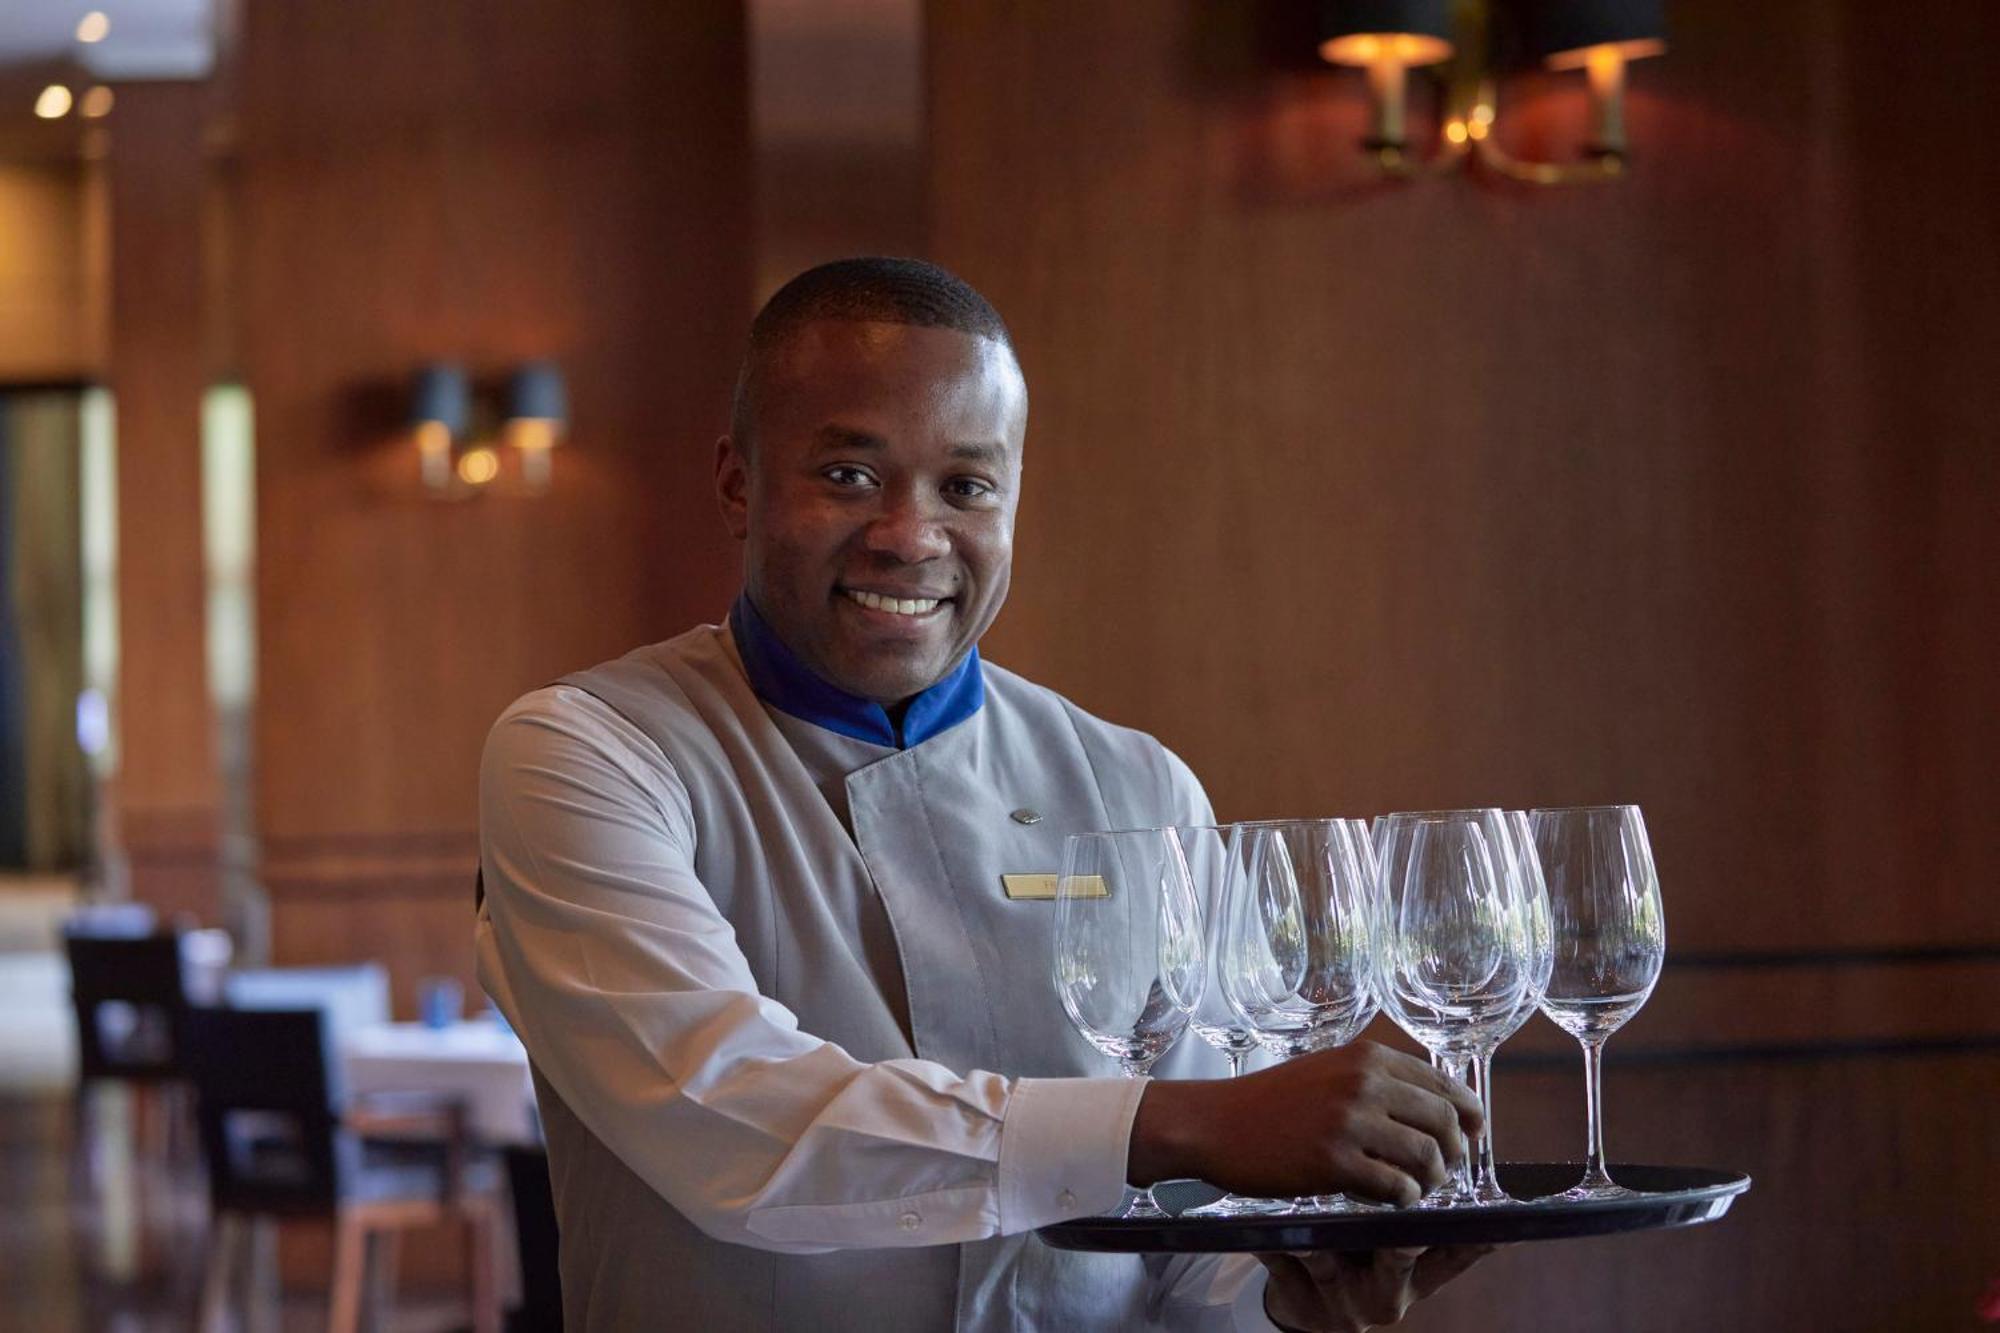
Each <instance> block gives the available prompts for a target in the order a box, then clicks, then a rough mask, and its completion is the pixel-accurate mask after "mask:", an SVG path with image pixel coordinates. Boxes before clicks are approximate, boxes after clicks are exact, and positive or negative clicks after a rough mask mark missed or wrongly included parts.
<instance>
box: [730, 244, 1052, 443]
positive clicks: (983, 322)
mask: <svg viewBox="0 0 2000 1333" xmlns="http://www.w3.org/2000/svg"><path fill="white" fill-rule="evenodd" d="M829 319H832V320H852V321H856V322H873V323H881V324H914V325H917V326H919V327H922V328H930V329H951V330H953V331H954V332H958V333H963V334H968V335H970V336H972V337H975V338H986V339H990V340H991V341H993V342H997V343H999V344H1000V345H1001V346H1002V347H1005V348H1006V349H1007V350H1008V352H1009V353H1010V354H1011V353H1012V352H1013V350H1014V339H1013V338H1012V336H1010V335H1009V334H1008V332H1007V322H1006V321H1005V320H1003V319H1001V318H1000V312H999V311H998V310H995V309H994V308H993V303H992V302H991V301H988V300H987V299H986V298H985V297H983V296H981V295H980V294H979V292H978V291H977V290H975V289H974V288H973V286H972V284H971V283H969V282H967V281H966V280H965V279H963V278H961V277H959V276H958V275H957V274H955V273H952V272H951V271H949V270H948V269H944V268H941V267H939V266H938V265H936V264H933V263H930V262H929V261H928V260H923V259H897V258H890V257H887V256H882V255H864V256H860V257H857V258H853V259H836V260H834V261H833V262H831V263H827V264H821V265H818V266H817V267H815V268H809V269H807V270H806V271H805V272H803V273H801V274H799V275H798V276H797V277H796V278H793V279H792V280H791V281H790V282H788V283H786V284H785V285H784V286H782V287H780V288H779V289H778V290H777V291H776V292H775V293H773V294H772V296H771V299H770V300H768V301H766V302H764V308H763V309H762V310H759V311H758V312H757V318H755V319H754V320H752V321H751V322H750V345H749V348H748V350H747V351H746V352H745V353H744V356H743V367H742V369H741V370H739V371H738V372H737V375H736V394H735V398H734V400H733V401H732V403H731V405H730V413H729V433H730V435H731V436H732V437H733V438H734V439H735V441H736V445H737V448H739V449H743V450H745V451H746V452H747V450H748V449H749V447H750V418H751V407H752V398H753V396H754V395H753V389H752V381H753V379H754V378H755V371H756V368H757V367H758V365H759V364H760V363H761V362H763V360H764V359H765V358H766V357H768V356H769V355H770V354H771V353H772V352H774V351H776V350H777V349H778V348H781V347H783V346H784V345H785V344H786V343H787V342H789V341H791V339H792V337H793V336H794V335H795V334H797V333H798V331H799V330H800V329H802V328H804V327H805V326H806V325H808V324H815V323H818V322H819V321H821V320H829Z"/></svg>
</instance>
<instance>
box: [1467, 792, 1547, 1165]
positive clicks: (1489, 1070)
mask: <svg viewBox="0 0 2000 1333" xmlns="http://www.w3.org/2000/svg"><path fill="white" fill-rule="evenodd" d="M1502 820H1503V828H1504V830H1505V832H1506V834H1507V844H1508V846H1507V851H1508V858H1509V864H1510V868H1511V870H1512V872H1513V873H1512V875H1511V876H1510V885H1511V888H1512V891H1513V893H1514V910H1515V911H1516V912H1517V913H1518V914H1519V920H1518V921H1517V923H1516V925H1515V927H1514V928H1515V929H1516V930H1519V931H1520V932H1522V934H1523V935H1524V936H1525V937H1526V941H1527V943H1526V948H1527V951H1528V973H1527V982H1526V986H1525V987H1524V989H1523V990H1522V993H1521V1002H1520V1003H1519V1004H1517V1005H1515V1006H1514V1012H1513V1014H1512V1015H1511V1016H1509V1017H1508V1018H1507V1020H1506V1021H1505V1022H1503V1023H1501V1024H1500V1025H1499V1027H1498V1028H1497V1029H1496V1033H1497V1035H1496V1037H1495V1040H1494V1043H1493V1045H1494V1048H1496V1049H1497V1048H1498V1047H1499V1046H1500V1045H1502V1044H1503V1043H1505V1042H1506V1040H1507V1038H1509V1037H1511V1036H1513V1035H1514V1034H1515V1033H1516V1032H1519V1031H1520V1030H1521V1025H1522V1024H1524V1023H1526V1022H1527V1021H1528V1020H1529V1019H1530V1018H1532V1017H1534V1014H1535V1010H1536V1008H1537V1007H1538V1006H1539V1005H1540V1004H1541V1001H1542V993H1543V992H1544V991H1545V990H1547V989H1548V984H1549V969H1550V968H1551V967H1553V966H1554V965H1555V947H1554V939H1553V937H1552V935H1551V933H1550V930H1551V928H1550V924H1549V891H1548V886H1547V884H1545V883H1544V882H1543V880H1542V863H1541V860H1540V858H1539V857H1537V856H1536V855H1535V839H1534V835H1533V834H1532V833H1530V832H1529V830H1528V816H1527V815H1526V814H1525V813H1524V812H1522V811H1520V810H1507V811H1503V812H1502ZM1472 1073H1473V1081H1472V1087H1473V1091H1475V1092H1477V1093H1478V1094H1479V1106H1480V1109H1481V1111H1483V1112H1484V1113H1485V1124H1484V1125H1483V1126H1482V1127H1481V1128H1480V1131H1479V1173H1478V1183H1477V1186H1476V1187H1475V1193H1476V1194H1477V1195H1478V1197H1479V1201H1480V1202H1481V1203H1512V1202H1513V1201H1514V1200H1513V1196H1512V1195H1510V1194H1508V1193H1507V1191H1506V1190H1504V1189H1502V1188H1501V1187H1500V1176H1499V1172H1498V1171H1497V1170H1496V1164H1495V1161H1494V1156H1493V1052H1492V1050H1485V1051H1482V1052H1480V1053H1478V1054H1476V1055H1475V1056H1474V1057H1473V1061H1472Z"/></svg>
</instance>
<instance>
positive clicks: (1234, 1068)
mask: <svg viewBox="0 0 2000 1333" xmlns="http://www.w3.org/2000/svg"><path fill="white" fill-rule="evenodd" d="M1222 1054H1223V1057H1224V1058H1225V1059H1227V1060H1228V1061H1229V1077H1231V1078H1235V1077H1236V1076H1237V1075H1238V1074H1240V1073H1242V1072H1243V1057H1244V1056H1245V1055H1248V1054H1249V1052H1247V1051H1239V1050H1237V1049H1236V1048H1235V1047H1234V1046H1231V1047H1230V1048H1229V1049H1228V1050H1226V1051H1224V1052H1223V1053H1222Z"/></svg>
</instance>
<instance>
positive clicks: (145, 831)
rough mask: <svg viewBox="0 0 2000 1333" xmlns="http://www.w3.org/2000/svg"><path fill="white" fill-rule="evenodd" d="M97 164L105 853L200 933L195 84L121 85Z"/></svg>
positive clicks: (210, 871)
mask: <svg viewBox="0 0 2000 1333" xmlns="http://www.w3.org/2000/svg"><path fill="white" fill-rule="evenodd" d="M118 101H119V125H118V131H117V134H116V135H115V136H114V137H113V138H112V140H111V145H110V156H109V159H108V162H107V170H106V176H107V182H108V186H109V191H110V218H111V338H110V349H111V360H110V370H111V374H110V380H111V390H112V393H113V395H114V396H115V401H116V405H117V413H118V417H117V432H118V699H117V704H116V708H117V727H118V754H119V757H118V774H117V777H116V779H115V780H114V781H113V782H112V783H111V784H110V791H109V797H110V799H109V804H110V806H111V808H112V810H113V811H114V812H115V819H114V827H115V829H116V833H115V834H114V844H115V845H116V846H117V847H118V848H119V850H120V851H122V853H123V855H124V857H125V859H126V862H127V864H128V865H129V868H130V874H131V888H132V893H133V896H135V897H137V898H139V899H141V900H143V901H146V902H150V903H152V904H153V905H155V906H156V907H158V908H159V909H161V910H162V911H163V912H187V913H191V914H193V915H194V916H196V917H198V918H200V919H202V920H203V921H205V922H208V923H211V924H212V923H214V922H215V921H216V920H217V919H218V916H219V911H220V907H221V902H220V884H219V881H218V878H217V873H218V855H219V830H218V808H219V803H220V801H221V785H220V782H221V779H220V773H219V770H218V768H217V765H216V749H215V715H214V709H213V708H212V707H211V704H210V701H209V694H208V657H207V640H206V637H205V633H204V625H205V623H206V601H207V581H206V572H205V567H204V556H203V550H202V488H201V400H202V392H203V390H204V389H205V388H206V387H207V368H206V366H205V365H204V364H203V362H202V356H201V349H202V342H203V338H202V329H203V326H204V317H205V310H204V305H203V293H204V287H203V238H202V214H201V191H202V182H203V179H204V176H205V171H206V163H205V161H204V150H203V138H204V134H205V130H206V125H207V119H208V103H207V98H206V93H205V90H204V89H203V87H202V86H201V85H199V84H195V83H180V82H161V83H136V84H130V85H120V86H119V88H118Z"/></svg>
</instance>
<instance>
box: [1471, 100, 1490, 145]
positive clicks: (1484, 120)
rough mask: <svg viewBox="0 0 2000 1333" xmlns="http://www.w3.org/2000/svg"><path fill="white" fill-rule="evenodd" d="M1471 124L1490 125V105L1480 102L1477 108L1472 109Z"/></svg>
mask: <svg viewBox="0 0 2000 1333" xmlns="http://www.w3.org/2000/svg"><path fill="white" fill-rule="evenodd" d="M1472 123H1473V124H1475V125H1491V124H1492V123H1493V105H1492V103H1490V102H1481V103H1480V104H1479V105H1478V106H1475V107H1474V108H1472ZM1474 137H1477V136H1474Z"/></svg>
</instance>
